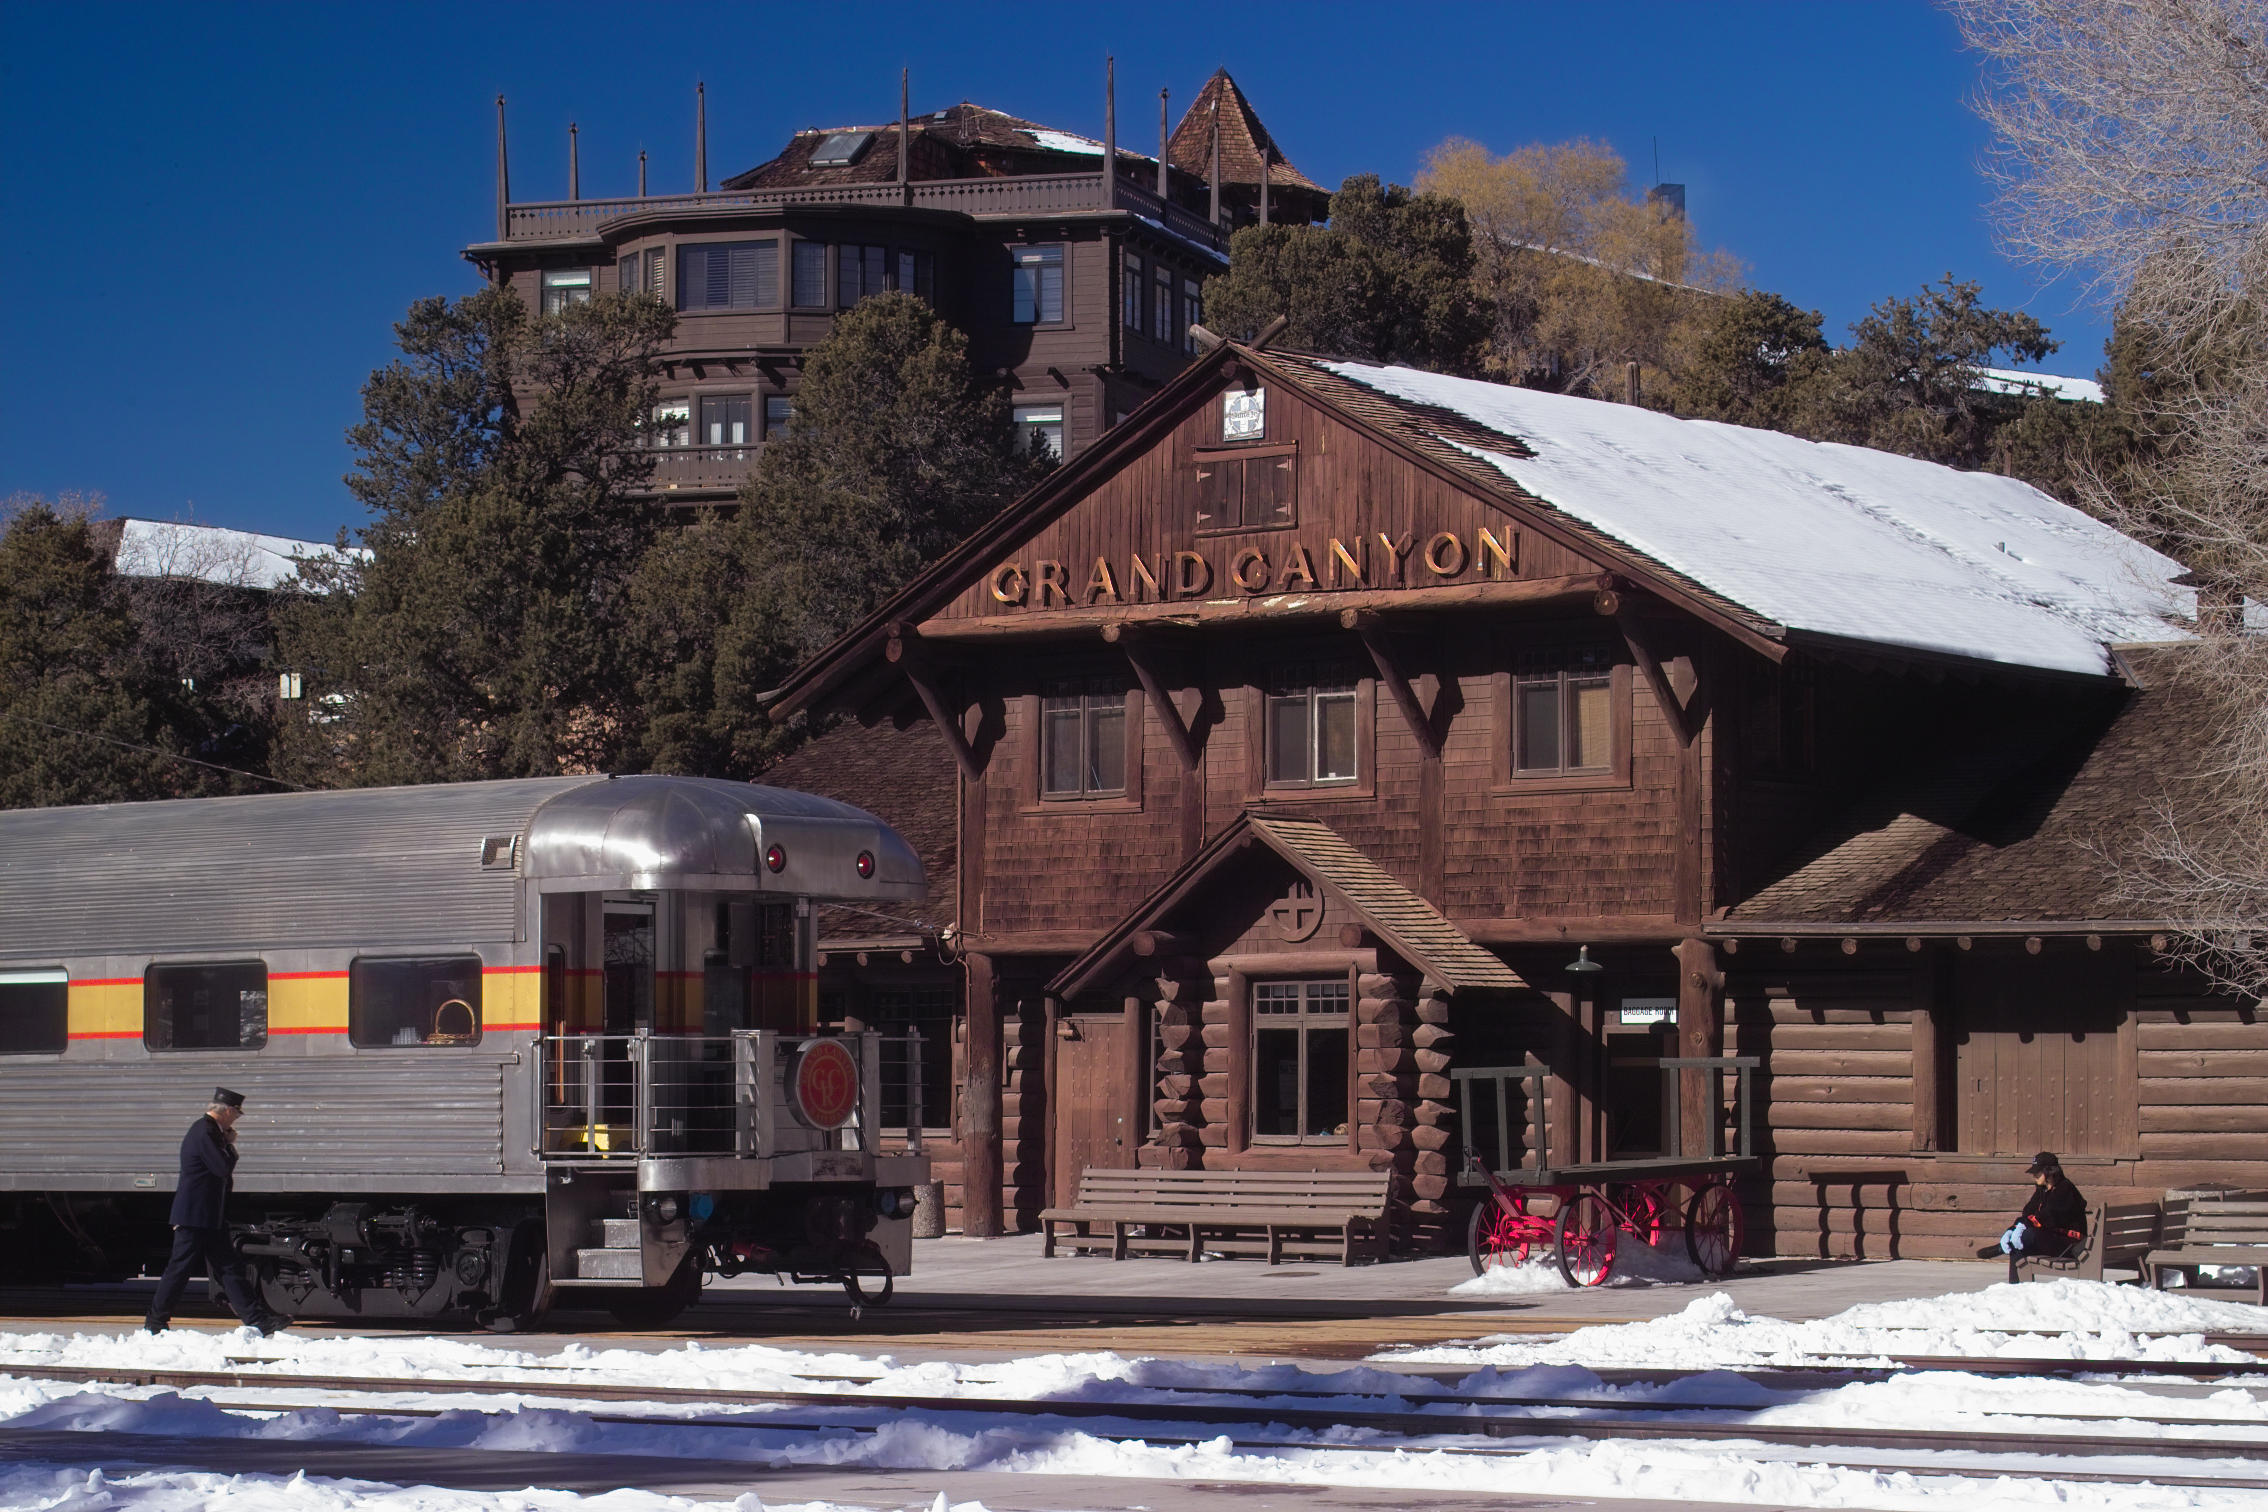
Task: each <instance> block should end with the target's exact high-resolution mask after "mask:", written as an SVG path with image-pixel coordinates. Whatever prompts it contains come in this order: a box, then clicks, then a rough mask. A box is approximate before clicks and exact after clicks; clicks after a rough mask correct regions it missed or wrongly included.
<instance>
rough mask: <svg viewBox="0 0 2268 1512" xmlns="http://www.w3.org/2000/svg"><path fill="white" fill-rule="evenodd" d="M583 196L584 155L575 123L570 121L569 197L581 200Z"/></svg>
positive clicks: (568, 156) (568, 127)
mask: <svg viewBox="0 0 2268 1512" xmlns="http://www.w3.org/2000/svg"><path fill="white" fill-rule="evenodd" d="M582 197H583V163H582V155H581V153H580V152H579V151H578V144H577V142H576V140H575V123H574V122H573V121H569V122H568V123H567V198H569V199H570V200H579V199H581V198H582Z"/></svg>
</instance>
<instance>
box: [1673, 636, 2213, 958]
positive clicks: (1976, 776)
mask: <svg viewBox="0 0 2268 1512" xmlns="http://www.w3.org/2000/svg"><path fill="white" fill-rule="evenodd" d="M2189 654H2190V653H2189V649H2188V648H2186V647H2181V646H2166V647H2153V648H2148V649H2140V650H2134V649H2130V650H2128V651H2126V652H2125V653H2124V657H2125V660H2126V662H2127V664H2128V666H2129V667H2131V668H2132V669H2133V671H2134V674H2135V677H2136V679H2137V681H2139V682H2140V683H2141V684H2142V686H2141V687H2140V688H2138V689H2136V690H2134V691H2133V692H2130V693H2128V694H2126V695H2124V696H2123V697H2122V698H2120V699H2118V700H2116V701H2115V702H2111V703H2108V704H2106V703H2105V702H2102V701H2097V700H2088V701H2085V702H2082V703H2078V704H2076V705H2074V706H2073V707H2072V708H2071V709H2070V711H2069V712H2068V713H2067V715H2066V716H2065V717H2064V718H2063V719H2062V720H2060V721H2057V722H2053V723H2041V724H2036V725H2034V726H2033V727H2032V728H2029V729H2023V730H2012V731H2009V732H2007V733H2005V734H2004V735H2002V736H2001V737H1999V738H1997V739H1995V740H1992V741H1990V742H1988V743H1986V744H1984V745H1981V746H1973V745H1970V744H1969V743H1968V741H1967V738H1966V737H1967V735H1968V734H1969V733H1970V732H1968V731H1963V732H1961V735H1960V736H1959V737H1957V747H1956V748H1954V749H1948V750H1945V751H1942V752H1937V753H1932V754H1931V755H1930V756H1928V757H1927V758H1922V759H1916V760H1914V761H1912V762H1910V763H1908V764H1907V769H1908V770H1909V771H1911V772H1916V773H1922V774H1926V775H1922V776H1901V777H1898V778H1894V779H1892V780H1890V781H1888V782H1886V783H1884V784H1883V785H1882V786H1881V787H1879V788H1878V789H1877V790H1876V791H1875V792H1873V793H1871V794H1869V795H1868V796H1867V797H1866V798H1865V799H1864V800H1862V801H1861V802H1859V803H1858V804H1856V805H1854V806H1853V807H1852V809H1851V810H1850V811H1849V812H1848V813H1846V814H1845V815H1843V816H1842V817H1841V819H1840V820H1838V821H1837V822H1836V823H1834V824H1831V825H1828V826H1827V827H1826V828H1825V829H1823V830H1822V831H1821V833H1820V834H1819V836H1818V837H1817V838H1816V839H1815V840H1814V841H1813V843H1812V844H1811V846H1810V847H1809V848H1808V852H1807V853H1806V854H1805V855H1804V856H1803V857H1801V858H1800V859H1799V861H1798V863H1797V865H1796V866H1795V867H1794V869H1793V870H1792V871H1790V872H1789V873H1788V874H1787V875H1786V876H1784V877H1782V878H1781V879H1780V880H1779V881H1777V882H1774V883H1772V884H1771V885H1770V886H1768V887H1765V888H1763V889H1762V890H1761V891H1759V892H1757V893H1756V894H1755V895H1754V896H1752V897H1750V898H1748V899H1746V900H1745V901H1743V902H1741V903H1740V904H1739V905H1737V906H1736V907H1734V908H1732V909H1731V910H1729V911H1728V913H1727V915H1726V917H1725V919H1724V920H1723V921H1722V922H1721V923H1718V924H1714V925H1712V926H1711V930H1712V932H1716V933H1733V934H1739V933H1743V932H1747V931H1751V930H1754V931H1756V932H1760V933H1761V932H1766V931H1769V930H1770V929H1772V928H1774V927H1776V926H1779V925H1783V924H1784V925H1837V926H1850V927H1852V928H1854V929H1860V928H1864V927H1866V926H1869V925H1871V926H1877V927H1886V928H1904V927H1908V926H1912V927H1915V928H1920V927H1922V926H1925V925H1933V924H1935V925H1943V924H1951V923H1968V924H1978V925H1990V924H2011V925H2014V924H2037V925H2042V926H2050V925H2057V924H2065V925H2088V924H2093V925H2098V926H2104V927H2108V926H2109V925H2111V924H2114V923H2125V924H2135V923H2137V922H2140V923H2148V922H2149V921H2136V920H2133V919H2132V918H2131V917H2129V912H2128V909H2127V908H2126V906H2125V905H2124V904H2122V903H2121V901H2120V899H2119V897H2118V896H2117V893H2116V891H2115V889H2114V888H2113V887H2112V885H2111V882H2110V880H2109V878H2108V877H2107V876H2106V875H2105V871H2104V865H2103V857H2104V855H2106V854H2122V853H2124V854H2131V847H2130V846H2129V845H2128V844H2127V842H2128V841H2129V839H2130V838H2131V837H2132V836H2133V835H2135V834H2136V833H2138V832H2139V831H2141V830H2142V829H2143V828H2145V827H2146V826H2148V825H2149V824H2151V823H2152V822H2153V819H2154V811H2155V808H2156V806H2157V805H2159V804H2160V803H2172V804H2174V805H2175V806H2176V807H2177V810H2178V809H2179V808H2184V807H2189V806H2190V801H2189V795H2188V794H2187V793H2185V789H2188V788H2189V787H2190V785H2191V784H2194V783H2195V782H2197V781H2198V780H2199V779H2200V778H2201V777H2202V776H2203V775H2204V772H2205V768H2206V767H2207V765H2208V764H2209V763H2210V762H2211V761H2212V760H2213V759H2214V758H2213V752H2212V748H2211V745H2210V743H2209V742H2208V741H2206V740H2205V739H2203V738H2202V732H2203V730H2204V729H2205V727H2206V718H2205V711H2204V710H2203V708H2202V707H2201V706H2200V703H2199V698H2198V695H2197V693H2196V691H2195V690H2194V689H2193V688H2192V687H2191V686H2190V685H2189V684H2188V683H2187V682H2185V680H2184V679H2183V678H2182V676H2181V675H2180V673H2181V667H2182V664H2183V659H2184V658H2185V657H2186V656H2188V655H2189Z"/></svg>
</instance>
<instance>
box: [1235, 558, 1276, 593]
mask: <svg viewBox="0 0 2268 1512" xmlns="http://www.w3.org/2000/svg"><path fill="white" fill-rule="evenodd" d="M1228 575H1229V581H1230V582H1232V583H1234V584H1236V586H1237V587H1239V588H1242V589H1243V590H1244V591H1245V592H1246V593H1258V592H1260V591H1261V590H1262V589H1263V588H1266V587H1267V586H1268V555H1267V553H1266V552H1264V551H1262V550H1261V549H1260V548H1259V547H1257V546H1247V547H1245V548H1244V549H1243V550H1242V551H1240V552H1238V553H1237V554H1236V561H1235V562H1234V563H1232V564H1231V565H1230V567H1229V574H1228Z"/></svg>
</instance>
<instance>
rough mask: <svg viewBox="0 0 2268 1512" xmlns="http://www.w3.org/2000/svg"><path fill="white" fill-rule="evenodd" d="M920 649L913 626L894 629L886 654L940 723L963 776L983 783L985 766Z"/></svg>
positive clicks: (934, 718) (894, 627)
mask: <svg viewBox="0 0 2268 1512" xmlns="http://www.w3.org/2000/svg"><path fill="white" fill-rule="evenodd" d="M920 646H921V643H920V639H919V637H918V635H917V634H916V632H915V631H914V630H913V629H912V627H911V626H899V625H892V626H891V627H890V643H889V648H888V650H887V652H886V653H885V654H886V657H887V659H888V660H889V661H890V662H891V663H892V664H893V665H895V666H897V667H898V668H899V669H900V670H902V671H903V672H904V673H905V674H906V681H907V682H909V683H912V684H913V690H914V692H916V693H918V694H920V695H921V701H922V704H923V706H924V707H926V708H927V709H928V710H929V717H930V718H931V719H933V720H935V721H936V722H937V730H938V733H939V734H941V735H943V736H944V737H945V749H947V750H948V751H951V752H952V753H953V760H954V761H955V762H956V763H957V764H958V765H959V766H960V768H961V775H962V776H964V777H966V778H968V780H969V781H971V782H982V781H983V780H984V763H983V762H981V761H979V760H978V759H977V754H976V752H975V751H974V750H973V749H971V747H970V745H969V740H968V736H967V735H966V734H964V733H963V732H962V730H961V718H960V715H959V714H957V713H956V712H955V711H954V710H953V709H951V708H950V707H948V706H947V705H946V702H945V696H944V693H943V692H942V691H941V690H940V688H939V686H938V682H937V677H936V672H935V668H934V667H932V666H931V665H930V664H929V660H928V658H927V657H926V656H924V655H923V654H922V651H921V649H920Z"/></svg>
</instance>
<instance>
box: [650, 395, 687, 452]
mask: <svg viewBox="0 0 2268 1512" xmlns="http://www.w3.org/2000/svg"><path fill="white" fill-rule="evenodd" d="M653 438H654V445H656V446H691V445H692V444H693V402H692V401H691V400H689V399H664V400H663V401H662V402H661V403H659V404H657V405H655V406H654V429H653Z"/></svg>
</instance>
